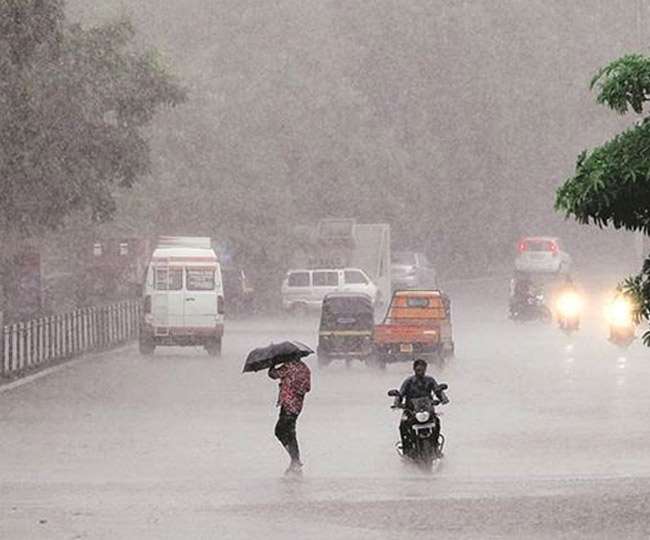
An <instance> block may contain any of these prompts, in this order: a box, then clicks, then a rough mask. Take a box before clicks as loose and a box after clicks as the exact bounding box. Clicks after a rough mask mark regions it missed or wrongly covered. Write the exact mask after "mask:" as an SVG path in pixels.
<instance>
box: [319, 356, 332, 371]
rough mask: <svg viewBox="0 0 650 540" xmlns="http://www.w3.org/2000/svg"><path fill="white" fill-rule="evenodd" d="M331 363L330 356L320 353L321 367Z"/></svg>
mask: <svg viewBox="0 0 650 540" xmlns="http://www.w3.org/2000/svg"><path fill="white" fill-rule="evenodd" d="M330 363H331V360H330V358H329V356H326V355H324V354H319V355H318V367H319V368H320V369H323V368H326V367H327V366H329V365H330Z"/></svg>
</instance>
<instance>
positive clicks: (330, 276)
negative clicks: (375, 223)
mask: <svg viewBox="0 0 650 540" xmlns="http://www.w3.org/2000/svg"><path fill="white" fill-rule="evenodd" d="M333 292H353V293H362V294H367V295H368V296H369V297H370V298H372V299H373V301H376V299H377V297H378V294H379V289H378V288H377V286H376V285H375V284H374V283H373V282H372V280H371V279H370V278H369V277H368V274H366V273H365V272H364V271H363V270H361V269H360V268H340V269H339V268H323V269H315V270H307V269H304V270H289V272H288V273H287V277H286V278H285V280H284V282H283V283H282V307H283V308H284V309H285V310H287V311H294V312H301V311H302V312H304V311H306V310H308V309H320V307H321V305H322V303H323V298H325V295H326V294H329V293H333Z"/></svg>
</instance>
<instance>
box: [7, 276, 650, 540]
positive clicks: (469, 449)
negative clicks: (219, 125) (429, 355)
mask: <svg viewBox="0 0 650 540" xmlns="http://www.w3.org/2000/svg"><path fill="white" fill-rule="evenodd" d="M501 288H502V285H501V284H499V285H498V286H495V288H494V290H492V291H488V292H487V293H485V292H484V290H483V291H482V295H481V296H480V298H481V303H482V304H484V307H477V306H476V305H475V302H473V301H472V298H477V297H478V296H476V295H472V294H467V293H468V287H467V286H465V287H463V289H462V292H463V293H464V294H462V293H461V292H460V291H454V290H452V298H455V331H456V341H457V351H458V358H457V359H456V360H455V361H453V362H452V363H451V365H449V366H448V367H447V368H445V369H444V371H443V372H442V373H439V372H438V371H436V370H433V373H434V375H435V376H437V377H438V378H439V379H440V380H444V381H445V382H447V383H448V384H449V386H450V390H449V396H450V398H451V399H452V403H451V404H450V405H449V406H448V407H446V408H445V409H444V413H445V415H444V417H443V430H444V432H445V434H446V436H447V440H448V445H447V448H446V454H447V455H446V458H445V460H444V463H443V465H442V466H441V468H440V469H439V470H438V471H437V472H436V473H435V474H434V475H432V476H423V475H421V474H419V473H418V472H416V471H412V470H409V469H408V468H405V467H404V466H403V465H402V464H401V463H400V461H399V459H398V458H397V456H396V455H395V453H394V450H393V445H394V443H395V441H396V438H397V434H396V427H397V421H398V415H397V413H396V412H394V411H391V410H390V409H389V405H390V400H389V399H388V398H387V397H386V390H388V389H389V388H391V387H394V386H397V385H398V384H399V383H400V381H401V380H402V379H403V377H405V376H406V375H407V374H408V373H409V366H407V365H397V366H391V367H390V368H389V369H388V370H387V371H386V372H385V373H378V372H375V371H372V370H368V369H366V368H365V367H363V366H355V367H353V369H351V370H346V369H345V367H344V366H342V365H334V366H332V367H330V368H328V369H327V370H324V371H319V370H318V369H317V368H316V365H315V361H312V362H311V363H312V366H313V368H314V369H313V378H314V381H313V392H312V393H311V394H310V395H309V396H308V398H307V403H306V408H305V412H304V414H303V416H302V417H301V418H300V422H299V437H300V440H301V443H302V450H303V454H304V460H305V462H306V466H305V474H304V477H303V479H302V480H299V481H295V480H294V481H288V480H285V479H284V478H283V477H282V472H283V470H284V468H285V466H286V457H285V455H284V451H283V450H282V449H281V448H280V447H279V445H278V444H277V443H276V441H275V440H274V439H273V436H272V431H273V425H274V422H275V416H276V410H275V409H274V407H273V405H274V401H275V397H276V386H275V384H274V383H273V382H272V381H270V380H269V379H267V378H266V376H265V375H264V374H256V375H245V376H244V375H241V374H240V370H241V363H242V358H243V356H244V355H245V353H246V352H247V350H248V349H249V348H251V347H252V346H257V345H263V344H266V343H267V342H269V341H270V340H272V339H273V340H275V341H278V340H280V339H282V338H298V339H302V340H304V341H306V342H308V343H311V344H314V345H315V339H316V321H315V320H307V321H295V320H284V321H275V322H273V321H256V322H254V323H252V322H248V323H244V322H233V323H231V324H230V325H229V327H228V330H227V340H226V342H225V355H224V357H223V358H222V359H219V360H215V359H212V358H210V357H208V356H207V355H206V354H204V353H203V352H201V351H194V350H190V351H187V350H185V351H184V350H181V349H169V350H161V351H160V352H156V355H155V356H154V357H153V358H142V357H140V356H139V355H138V353H137V350H136V349H135V348H134V347H128V348H125V349H122V350H119V351H115V352H112V353H108V354H104V355H99V356H96V357H91V358H89V359H88V360H87V361H85V362H83V363H80V364H77V365H74V366H71V367H69V368H67V369H64V370H62V371H59V372H57V373H55V374H53V375H51V376H48V377H46V378H43V379H40V380H38V381H35V382H33V383H30V384H28V385H25V386H22V387H20V388H16V389H13V390H11V391H9V392H5V393H0V433H1V434H2V453H1V458H0V493H2V504H1V505H0V537H1V538H44V539H45V538H47V539H52V538H220V539H221V538H224V539H225V538H257V537H260V538H262V537H263V538H269V539H284V538H296V539H311V538H313V539H325V538H328V539H329V538H337V539H338V538H350V539H365V538H368V539H380V538H391V539H392V538H395V539H402V538H413V537H414V536H417V535H422V536H424V537H427V538H430V537H432V536H433V533H434V532H435V535H436V536H437V537H439V538H487V537H503V536H507V537H512V538H522V537H534V538H557V537H568V538H572V537H584V538H595V537H601V538H611V537H638V538H646V537H648V536H650V517H648V516H650V480H649V479H650V452H648V449H649V448H650V422H648V411H650V392H649V391H648V384H647V381H648V380H650V361H649V360H648V353H647V352H646V351H645V350H643V349H642V348H641V346H640V345H637V344H635V345H633V346H632V347H631V348H630V349H629V350H628V351H626V352H625V353H621V351H618V350H617V349H615V348H614V347H612V346H610V345H609V344H607V342H606V341H605V340H604V339H603V338H602V337H601V336H602V334H601V330H602V329H601V327H600V323H599V322H598V319H597V318H596V319H594V320H593V321H587V322H586V324H585V328H584V330H583V331H582V332H581V333H580V335H579V336H577V337H576V338H575V339H574V340H572V341H569V340H568V339H567V338H565V337H564V336H562V335H560V334H559V332H558V331H557V330H556V329H555V328H554V327H544V326H539V325H535V324H531V325H524V326H519V325H514V324H513V323H511V322H509V321H507V320H506V319H505V316H504V314H503V311H504V309H503V305H502V304H503V303H502V302H499V300H500V299H501V296H499V295H500V294H501ZM470 292H471V291H470ZM492 296H493V297H492ZM489 306H493V307H489ZM595 311H596V312H597V314H599V308H598V309H595Z"/></svg>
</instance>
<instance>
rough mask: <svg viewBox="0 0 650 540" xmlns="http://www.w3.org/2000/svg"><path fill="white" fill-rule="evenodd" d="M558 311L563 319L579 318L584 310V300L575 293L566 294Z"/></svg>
mask: <svg viewBox="0 0 650 540" xmlns="http://www.w3.org/2000/svg"><path fill="white" fill-rule="evenodd" d="M557 309H558V311H559V312H560V315H562V316H563V317H567V318H569V317H577V316H578V315H579V314H580V311H581V309H582V298H580V296H578V294H576V293H573V292H568V293H565V294H563V295H562V296H561V297H560V298H559V300H558V302H557Z"/></svg>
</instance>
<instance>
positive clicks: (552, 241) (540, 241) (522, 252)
mask: <svg viewBox="0 0 650 540" xmlns="http://www.w3.org/2000/svg"><path fill="white" fill-rule="evenodd" d="M517 248H518V255H517V258H516V259H515V269H516V270H518V271H520V272H540V273H562V274H564V273H568V272H570V271H571V257H570V256H569V254H568V253H567V252H566V251H564V250H563V249H562V244H561V242H560V240H559V239H558V238H554V237H550V236H529V237H525V238H522V239H521V240H520V241H519V245H518V246H517Z"/></svg>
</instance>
